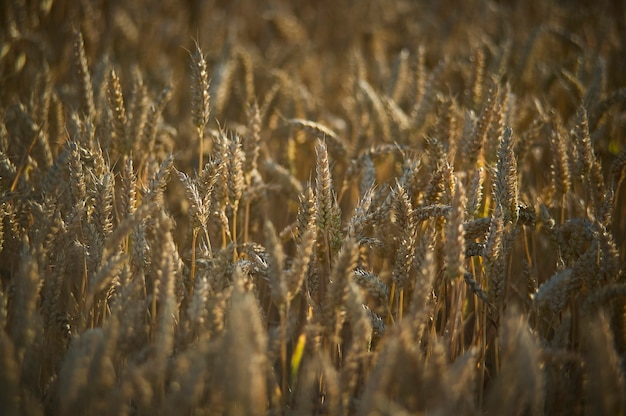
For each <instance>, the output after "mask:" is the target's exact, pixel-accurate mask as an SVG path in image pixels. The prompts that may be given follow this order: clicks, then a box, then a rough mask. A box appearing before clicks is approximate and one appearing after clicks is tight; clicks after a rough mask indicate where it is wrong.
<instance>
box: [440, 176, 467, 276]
mask: <svg viewBox="0 0 626 416" xmlns="http://www.w3.org/2000/svg"><path fill="white" fill-rule="evenodd" d="M451 205H452V209H451V211H450V214H449V215H448V219H447V222H446V229H445V233H446V242H445V252H446V277H447V278H448V279H458V278H459V277H460V276H462V275H463V273H464V272H465V266H464V262H465V250H464V248H465V235H464V232H465V230H464V228H463V224H464V222H465V205H466V198H465V188H464V187H463V184H462V183H461V181H460V180H458V179H457V180H456V189H455V191H454V197H453V199H452V203H451Z"/></svg>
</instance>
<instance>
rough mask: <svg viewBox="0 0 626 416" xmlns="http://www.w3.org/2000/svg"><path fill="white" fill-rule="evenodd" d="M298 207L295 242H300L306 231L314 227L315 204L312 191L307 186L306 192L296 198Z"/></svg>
mask: <svg viewBox="0 0 626 416" xmlns="http://www.w3.org/2000/svg"><path fill="white" fill-rule="evenodd" d="M298 200H299V202H300V206H299V207H298V215H297V217H296V235H295V241H296V242H300V241H301V240H302V237H303V236H304V233H306V231H307V230H309V229H313V228H314V227H315V220H316V214H317V211H316V202H315V194H314V193H313V189H312V188H311V187H310V186H308V187H307V188H306V190H305V191H304V192H303V193H301V194H300V196H298Z"/></svg>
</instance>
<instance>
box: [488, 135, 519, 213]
mask: <svg viewBox="0 0 626 416" xmlns="http://www.w3.org/2000/svg"><path fill="white" fill-rule="evenodd" d="M496 169H497V170H496V174H495V175H496V177H495V179H494V182H495V186H494V197H495V200H496V203H497V204H499V205H501V206H502V209H503V215H504V220H505V221H511V222H513V223H517V219H518V217H519V205H518V200H519V195H518V192H519V191H518V187H517V159H516V158H515V153H514V141H513V132H512V130H511V129H510V128H506V129H505V130H504V134H503V136H502V138H501V141H500V146H499V147H498V164H497V168H496Z"/></svg>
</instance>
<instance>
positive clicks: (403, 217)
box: [391, 186, 415, 291]
mask: <svg viewBox="0 0 626 416" xmlns="http://www.w3.org/2000/svg"><path fill="white" fill-rule="evenodd" d="M393 195H394V198H393V208H392V215H393V222H394V224H395V226H396V228H397V234H396V235H397V236H398V242H399V245H398V250H397V251H396V259H395V260H396V261H395V265H394V268H393V271H392V273H391V275H392V279H393V282H394V283H395V285H396V289H397V290H398V291H400V290H401V289H402V288H404V286H405V284H406V282H407V281H408V279H409V276H410V273H411V268H412V265H413V257H414V254H415V222H414V216H413V206H412V204H411V201H410V200H409V197H408V195H407V194H406V192H405V191H404V189H403V188H402V187H400V186H398V187H396V188H395V189H394V194H393Z"/></svg>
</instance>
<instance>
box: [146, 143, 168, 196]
mask: <svg viewBox="0 0 626 416" xmlns="http://www.w3.org/2000/svg"><path fill="white" fill-rule="evenodd" d="M173 166H174V156H173V155H168V156H167V157H166V158H165V159H164V160H163V162H161V165H160V166H159V170H158V171H157V172H156V174H155V175H154V176H153V177H152V178H150V180H149V182H148V189H147V190H146V192H145V195H144V201H146V202H153V201H154V202H157V203H158V204H160V205H162V204H163V192H165V187H166V186H167V182H168V181H169V177H170V172H171V170H172V167H173Z"/></svg>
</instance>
